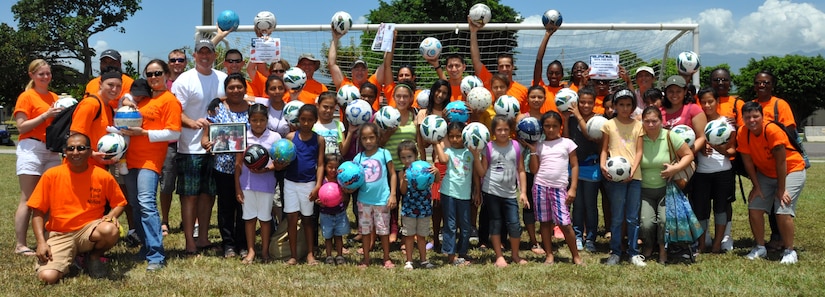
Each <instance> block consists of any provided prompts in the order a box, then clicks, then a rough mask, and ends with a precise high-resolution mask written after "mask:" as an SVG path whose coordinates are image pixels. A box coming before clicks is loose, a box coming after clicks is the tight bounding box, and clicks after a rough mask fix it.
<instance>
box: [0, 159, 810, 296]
mask: <svg viewBox="0 0 825 297" xmlns="http://www.w3.org/2000/svg"><path fill="white" fill-rule="evenodd" d="M14 162H15V157H14V155H0V168H7V169H6V170H4V171H3V172H0V187H2V189H4V191H2V193H0V217H2V218H3V222H4V223H3V224H2V225H0V238H3V240H2V244H0V270H2V273H0V283H2V284H3V285H2V287H3V290H2V291H0V295H8V296H113V295H121V296H227V295H231V296H247V295H272V296H287V295H289V296H313V295H321V294H329V293H332V294H335V295H341V296H351V295H363V296H378V295H391V296H433V295H444V296H459V295H481V296H487V295H505V294H506V295H515V296H549V295H554V296H555V295H564V296H604V295H607V296H619V295H621V296H654V295H655V296H670V295H693V296H697V295H701V296H708V295H736V296H788V295H822V294H823V292H825V282H823V279H822V277H823V276H825V260H823V259H825V252H824V251H825V240H823V238H825V221H819V218H825V207H823V205H825V204H824V203H823V202H825V198H823V195H822V193H823V192H825V164H823V163H815V164H814V166H813V167H812V168H811V169H810V170H809V171H808V181H807V185H806V188H805V190H804V191H803V195H802V198H801V199H800V202H799V208H798V217H797V220H796V226H797V228H796V234H797V241H796V242H797V249H798V250H799V263H798V264H797V265H793V266H786V265H782V264H779V254H778V253H770V254H769V257H768V260H761V261H749V260H747V259H745V258H744V257H743V255H744V254H746V253H747V252H748V251H749V249H750V247H751V245H752V243H753V241H752V240H751V239H750V238H751V234H750V228H749V226H748V223H747V212H746V208H745V206H744V205H743V204H742V201H741V198H740V201H737V202H736V204H734V211H735V216H734V225H733V226H734V237H735V239H736V249H735V250H734V251H733V252H730V253H727V254H724V255H711V254H702V255H700V256H699V257H698V259H697V262H696V263H695V264H692V265H686V264H672V265H659V264H656V263H655V261H649V262H648V263H649V264H648V266H647V267H644V268H639V267H635V266H632V265H630V264H628V263H627V262H623V263H622V264H621V265H619V266H612V267H608V266H605V265H603V264H601V262H603V261H604V259H605V258H606V257H607V249H608V248H607V241H606V240H605V239H603V238H601V237H600V238H599V241H598V244H597V245H598V248H599V252H598V253H594V254H591V253H587V252H583V258H584V260H585V262H586V264H587V266H585V267H579V266H575V265H572V264H570V258H569V252H568V251H567V248H566V246H565V247H562V246H561V241H559V240H556V241H555V248H556V249H559V247H561V249H560V251H558V252H557V253H556V259H557V260H556V261H557V264H556V265H553V266H546V265H543V264H541V262H542V261H543V256H538V255H535V254H533V253H532V252H529V251H522V256H523V257H525V258H526V259H528V260H529V261H531V263H530V264H527V265H523V266H513V265H511V266H510V267H508V268H504V269H497V268H495V267H493V265H492V264H489V262H490V261H492V259H493V254H492V251H487V252H481V251H478V250H472V251H471V253H470V255H471V256H472V257H474V258H477V262H487V263H486V264H473V265H470V266H468V267H451V266H442V267H439V268H436V269H433V270H413V271H405V270H404V269H402V268H400V267H401V266H403V259H404V257H403V254H402V252H401V251H393V252H392V258H393V260H394V261H395V263H396V265H398V267H399V268H396V269H393V270H387V269H383V268H379V267H378V266H377V265H378V264H377V263H378V262H377V261H376V262H374V264H375V265H373V266H372V267H370V268H368V269H358V268H356V266H355V264H354V263H357V261H358V260H360V257H359V256H357V255H355V253H353V254H352V255H349V256H347V260H348V263H349V264H348V265H345V266H329V265H318V266H306V265H299V266H286V265H284V264H281V263H271V264H253V265H243V264H241V261H240V260H239V259H231V260H227V259H224V258H223V257H217V256H215V255H205V256H202V257H198V258H179V257H177V256H178V255H180V254H181V253H182V251H183V235H182V233H180V231H179V230H177V228H174V227H176V226H177V225H178V224H179V222H180V211H179V208H178V206H179V204H178V202H177V200H176V201H175V202H174V203H173V210H172V211H171V218H170V221H171V225H172V227H173V229H172V231H173V233H172V234H170V235H169V236H168V237H166V240H165V246H166V249H167V251H168V252H169V254H170V256H171V257H170V259H169V261H168V267H167V268H166V269H164V270H162V271H160V272H158V273H147V272H146V271H145V268H146V264H145V263H144V262H142V261H139V260H136V259H134V257H133V255H134V254H135V253H136V252H137V248H127V247H126V246H125V245H123V244H119V245H118V246H116V247H115V248H114V249H113V250H112V251H111V252H110V253H109V254H107V256H108V257H111V258H112V261H111V262H110V265H111V267H112V268H113V270H114V274H113V275H112V276H111V277H110V278H109V279H108V280H96V279H91V278H89V277H88V276H87V275H85V274H81V275H76V276H72V277H69V278H67V279H65V280H64V281H63V282H62V284H60V285H57V286H44V285H42V284H40V283H39V282H38V281H37V280H36V279H35V277H34V269H33V267H34V258H31V257H23V256H18V255H15V254H14V253H13V252H12V249H13V243H14V230H13V223H12V218H13V215H14V210H15V207H16V205H17V201H18V199H19V198H18V197H19V187H18V184H17V178H16V176H15V175H14ZM746 183H747V182H746ZM124 219H125V216H122V217H121V221H123V220H124ZM212 222H213V224H214V222H216V221H215V220H214V219H213V220H212ZM30 232H31V231H30ZM524 237H526V234H525V236H524ZM210 239H211V240H212V241H213V242H216V243H217V242H219V241H220V237H219V235H218V231H217V230H216V229H215V228H214V225H213V228H212V229H211V230H210ZM29 245H30V246H32V247H33V246H34V239H33V236H31V235H29ZM352 250H353V252H354V250H355V248H353V249H352ZM372 255H373V258H374V259H379V258H380V252H377V251H376V252H373V254H372ZM429 257H430V259H431V260H433V262H434V263H436V264H442V263H443V262H444V261H446V259H445V258H444V257H443V256H441V255H438V254H436V253H433V252H430V253H429Z"/></svg>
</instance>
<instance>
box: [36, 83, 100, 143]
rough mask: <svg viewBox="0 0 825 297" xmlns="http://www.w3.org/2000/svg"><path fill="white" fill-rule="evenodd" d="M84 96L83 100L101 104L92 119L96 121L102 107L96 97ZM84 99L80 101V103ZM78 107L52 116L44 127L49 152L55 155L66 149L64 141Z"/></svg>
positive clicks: (73, 106)
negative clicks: (89, 99)
mask: <svg viewBox="0 0 825 297" xmlns="http://www.w3.org/2000/svg"><path fill="white" fill-rule="evenodd" d="M86 95H87V97H85V98H84V99H86V98H90V97H91V98H94V99H95V101H97V102H98V104H101V106H100V108H98V109H97V113H96V114H95V117H94V119H95V120H97V119H98V118H99V117H100V112H101V110H103V105H102V103H100V98H97V96H95V95H91V94H86ZM84 99H81V102H82V101H83V100H84ZM78 105H80V102H78V103H77V104H75V105H72V106H69V107H67V108H65V109H63V111H61V112H60V113H58V114H57V115H56V116H54V120H52V123H51V124H49V126H48V127H46V148H47V149H49V150H50V151H52V152H56V153H60V152H63V148H64V147H66V140H68V139H69V134H70V129H71V127H72V117H73V116H74V111H75V109H77V106H78Z"/></svg>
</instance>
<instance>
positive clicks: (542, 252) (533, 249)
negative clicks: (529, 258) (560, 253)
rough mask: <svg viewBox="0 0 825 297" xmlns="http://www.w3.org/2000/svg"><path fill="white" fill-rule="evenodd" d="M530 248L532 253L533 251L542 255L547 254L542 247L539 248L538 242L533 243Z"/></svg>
mask: <svg viewBox="0 0 825 297" xmlns="http://www.w3.org/2000/svg"><path fill="white" fill-rule="evenodd" d="M530 250H531V251H532V252H533V253H535V254H536V255H544V254H547V252H545V251H544V249H543V248H541V246H540V245H539V244H538V243H536V244H534V245H533V247H531V248H530Z"/></svg>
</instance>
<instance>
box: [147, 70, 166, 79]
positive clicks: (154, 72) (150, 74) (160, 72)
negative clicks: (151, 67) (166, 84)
mask: <svg viewBox="0 0 825 297" xmlns="http://www.w3.org/2000/svg"><path fill="white" fill-rule="evenodd" d="M161 75H163V71H147V72H146V78H152V77H155V76H157V77H160V76H161Z"/></svg>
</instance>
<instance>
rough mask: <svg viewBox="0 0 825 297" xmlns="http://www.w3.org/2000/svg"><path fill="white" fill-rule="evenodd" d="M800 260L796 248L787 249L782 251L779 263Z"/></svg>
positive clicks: (793, 262) (791, 262)
mask: <svg viewBox="0 0 825 297" xmlns="http://www.w3.org/2000/svg"><path fill="white" fill-rule="evenodd" d="M798 260H799V258H798V257H797V256H796V251H795V250H789V249H785V251H783V252H782V260H781V261H779V263H782V264H796V261H798Z"/></svg>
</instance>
